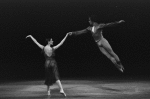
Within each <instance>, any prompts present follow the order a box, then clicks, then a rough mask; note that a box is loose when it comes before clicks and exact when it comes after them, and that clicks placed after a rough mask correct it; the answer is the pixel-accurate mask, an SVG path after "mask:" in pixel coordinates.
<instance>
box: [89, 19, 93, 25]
mask: <svg viewBox="0 0 150 99" xmlns="http://www.w3.org/2000/svg"><path fill="white" fill-rule="evenodd" d="M89 23H90V25H91V26H93V22H92V21H91V19H90V18H89Z"/></svg>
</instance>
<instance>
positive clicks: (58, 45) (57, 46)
mask: <svg viewBox="0 0 150 99" xmlns="http://www.w3.org/2000/svg"><path fill="white" fill-rule="evenodd" d="M68 34H69V33H67V34H66V36H65V37H64V38H63V40H62V41H61V42H60V43H59V44H57V45H56V46H54V47H53V48H54V49H57V48H59V47H60V46H61V45H62V44H63V43H64V41H65V40H66V38H67V36H68Z"/></svg>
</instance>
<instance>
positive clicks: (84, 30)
mask: <svg viewBox="0 0 150 99" xmlns="http://www.w3.org/2000/svg"><path fill="white" fill-rule="evenodd" d="M89 29H90V27H87V28H86V29H83V30H79V31H74V32H70V35H72V34H73V35H80V34H83V33H87V31H88V30H89Z"/></svg>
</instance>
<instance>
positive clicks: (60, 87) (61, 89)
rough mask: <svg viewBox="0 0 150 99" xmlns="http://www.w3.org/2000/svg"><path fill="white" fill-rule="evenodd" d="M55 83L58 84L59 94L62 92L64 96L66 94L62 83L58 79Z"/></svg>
mask: <svg viewBox="0 0 150 99" xmlns="http://www.w3.org/2000/svg"><path fill="white" fill-rule="evenodd" d="M56 83H57V85H58V87H59V89H60V94H62V95H63V96H65V97H66V94H65V92H64V90H63V87H62V84H61V82H60V80H57V81H56Z"/></svg>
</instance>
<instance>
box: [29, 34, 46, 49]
mask: <svg viewBox="0 0 150 99" xmlns="http://www.w3.org/2000/svg"><path fill="white" fill-rule="evenodd" d="M28 37H30V38H31V39H32V41H33V42H34V43H35V44H36V45H37V46H38V47H39V48H41V49H43V48H44V46H43V45H41V44H40V43H38V42H37V40H36V39H35V38H34V37H33V36H32V35H28V36H26V38H28Z"/></svg>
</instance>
